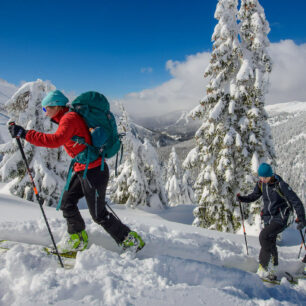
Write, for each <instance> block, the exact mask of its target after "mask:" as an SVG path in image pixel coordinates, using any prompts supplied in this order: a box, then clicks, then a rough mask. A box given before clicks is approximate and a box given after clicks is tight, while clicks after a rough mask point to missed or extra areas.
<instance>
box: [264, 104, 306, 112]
mask: <svg viewBox="0 0 306 306" xmlns="http://www.w3.org/2000/svg"><path fill="white" fill-rule="evenodd" d="M265 109H266V111H267V112H269V114H270V113H271V114H274V113H283V112H285V113H295V112H306V102H299V101H292V102H287V103H278V104H272V105H267V106H266V107H265Z"/></svg>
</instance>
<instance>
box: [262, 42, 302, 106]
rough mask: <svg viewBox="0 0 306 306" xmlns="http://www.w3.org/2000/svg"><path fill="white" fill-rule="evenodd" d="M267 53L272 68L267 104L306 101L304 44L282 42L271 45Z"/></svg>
mask: <svg viewBox="0 0 306 306" xmlns="http://www.w3.org/2000/svg"><path fill="white" fill-rule="evenodd" d="M269 51H270V56H271V58H272V60H273V68H272V73H271V75H270V83H271V84H270V90H269V94H268V95H267V97H266V101H267V104H275V103H280V102H288V101H294V100H297V101H306V81H305V76H306V44H302V45H296V44H295V43H294V42H293V41H292V40H283V41H280V42H279V43H274V44H271V46H270V50H269Z"/></svg>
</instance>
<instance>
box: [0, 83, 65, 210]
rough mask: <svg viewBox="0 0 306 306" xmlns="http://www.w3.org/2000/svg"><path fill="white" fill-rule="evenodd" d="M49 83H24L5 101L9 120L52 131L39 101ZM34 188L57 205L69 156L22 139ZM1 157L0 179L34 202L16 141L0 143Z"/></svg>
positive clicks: (47, 89)
mask: <svg viewBox="0 0 306 306" xmlns="http://www.w3.org/2000/svg"><path fill="white" fill-rule="evenodd" d="M54 89H55V87H54V86H53V85H52V84H51V83H50V82H43V81H42V80H39V79H38V80H37V81H35V82H29V83H25V84H24V85H23V86H22V87H21V88H20V89H19V90H18V91H17V92H16V93H15V94H14V95H13V96H12V98H11V99H10V100H8V101H7V103H6V104H5V108H6V111H7V113H8V116H9V117H10V121H14V122H15V123H16V124H18V125H21V126H23V127H24V128H25V129H27V130H30V129H35V130H37V131H42V132H46V133H52V132H54V129H55V126H54V124H52V123H51V121H50V119H49V118H48V117H47V116H45V115H44V114H43V111H42V107H41V101H42V99H43V98H44V97H45V95H46V94H47V93H48V92H49V91H51V90H54ZM21 143H22V146H23V148H24V152H25V155H26V158H27V160H28V163H29V167H30V169H31V171H32V176H33V178H34V181H35V184H36V187H37V188H38V191H39V194H40V196H41V198H42V199H43V200H44V204H45V205H56V204H57V201H58V199H59V197H60V195H61V192H62V188H63V187H64V185H65V179H66V175H67V167H68V165H69V161H68V158H67V156H66V154H65V153H64V151H63V150H62V149H61V148H59V149H47V148H42V147H36V146H33V145H31V144H30V143H28V142H27V141H25V140H23V139H21ZM0 153H2V154H3V155H4V156H3V159H2V161H1V163H0V178H1V181H2V182H10V192H11V193H12V194H14V195H17V196H19V197H22V198H25V199H27V200H30V201H34V199H35V195H34V192H33V188H32V184H31V181H30V179H29V176H28V174H27V171H26V167H25V164H24V161H23V159H22V156H21V154H20V151H19V147H18V145H17V143H16V140H15V139H14V140H13V139H12V140H11V141H9V142H8V143H5V144H2V145H0Z"/></svg>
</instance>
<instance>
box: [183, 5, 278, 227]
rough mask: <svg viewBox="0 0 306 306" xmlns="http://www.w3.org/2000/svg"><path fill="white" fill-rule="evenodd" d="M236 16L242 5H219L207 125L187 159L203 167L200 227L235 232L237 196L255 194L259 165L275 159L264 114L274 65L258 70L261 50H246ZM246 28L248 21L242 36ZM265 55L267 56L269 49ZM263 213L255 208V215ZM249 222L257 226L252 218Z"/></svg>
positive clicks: (203, 108)
mask: <svg viewBox="0 0 306 306" xmlns="http://www.w3.org/2000/svg"><path fill="white" fill-rule="evenodd" d="M236 16H237V1H235V0H220V1H219V3H218V5H217V10H216V13H215V18H216V19H218V20H219V23H218V24H217V26H216V27H215V31H214V34H213V40H214V45H213V52H212V58H211V61H210V64H209V66H208V68H207V70H206V73H205V76H206V77H207V76H209V77H210V82H209V85H208V86H207V96H206V97H205V98H204V99H203V100H202V101H201V103H200V106H198V107H197V108H196V109H195V110H194V115H195V116H198V117H201V118H203V119H204V123H203V125H202V126H201V127H200V129H199V130H198V131H197V133H196V135H195V137H196V140H197V147H196V148H194V149H193V150H192V151H191V152H190V153H189V155H188V156H187V158H186V160H185V165H187V166H188V165H189V166H192V165H195V164H199V165H200V167H201V169H200V174H199V176H198V178H197V180H196V183H195V190H196V196H197V199H198V202H199V206H198V208H197V209H195V211H194V214H195V217H196V218H195V220H194V225H197V226H201V227H206V228H211V229H217V230H221V231H231V232H235V231H236V230H238V229H239V227H240V214H239V209H238V207H237V203H236V199H235V194H236V192H238V191H240V192H241V193H248V192H250V191H251V190H252V188H253V187H254V177H253V176H252V174H253V175H255V174H256V171H257V168H258V165H259V163H260V162H262V161H264V160H265V161H267V160H268V161H270V162H271V160H272V159H273V156H274V155H273V150H272V145H271V138H270V134H269V130H268V127H267V123H266V121H265V120H266V116H265V113H264V110H263V105H264V100H263V98H264V90H263V88H264V86H265V78H264V74H265V73H266V72H270V71H271V65H269V61H268V60H267V59H268V57H266V56H265V57H263V58H264V59H265V67H266V69H265V70H260V71H258V70H259V68H257V67H256V66H255V63H254V62H253V59H255V58H256V53H254V55H252V52H253V51H255V49H254V50H251V49H250V50H248V49H247V48H246V47H245V44H246V43H245V42H244V34H243V33H242V34H241V33H240V31H239V30H238V27H237V20H236ZM243 29H244V27H243V22H242V23H241V32H243ZM238 34H239V35H240V37H241V41H242V45H240V44H239V41H238ZM266 34H267V33H266V32H261V34H258V37H260V35H261V36H262V38H263V37H265V38H266ZM262 51H263V53H265V49H264V48H263V50H262ZM265 54H266V53H265ZM259 65H260V63H259ZM257 123H260V124H257ZM257 209H258V204H255V205H253V206H251V209H250V211H251V213H253V212H255V211H256V210H257ZM246 213H247V215H248V213H249V211H248V210H247V211H246ZM249 221H250V223H252V221H253V219H252V215H251V216H250V218H249Z"/></svg>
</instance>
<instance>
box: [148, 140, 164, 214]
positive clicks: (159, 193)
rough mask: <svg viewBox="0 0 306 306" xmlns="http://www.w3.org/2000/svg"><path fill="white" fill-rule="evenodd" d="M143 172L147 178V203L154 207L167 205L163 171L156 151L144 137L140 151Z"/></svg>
mask: <svg viewBox="0 0 306 306" xmlns="http://www.w3.org/2000/svg"><path fill="white" fill-rule="evenodd" d="M142 158H143V164H144V173H145V176H146V179H147V184H148V189H147V205H148V206H150V207H155V208H163V207H165V206H167V196H166V191H165V187H164V181H163V180H162V179H161V178H162V177H163V171H162V167H161V163H160V160H159V157H158V154H157V152H156V149H155V148H154V147H153V146H152V144H151V143H150V142H149V140H148V139H146V138H145V140H144V144H143V152H142Z"/></svg>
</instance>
